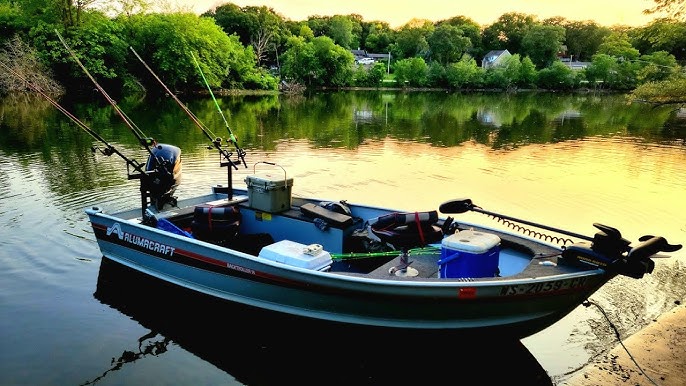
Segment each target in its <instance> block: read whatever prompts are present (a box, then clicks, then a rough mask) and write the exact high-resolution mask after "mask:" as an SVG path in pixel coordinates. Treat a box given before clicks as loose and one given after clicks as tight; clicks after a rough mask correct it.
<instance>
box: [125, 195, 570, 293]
mask: <svg viewBox="0 0 686 386" xmlns="http://www.w3.org/2000/svg"><path fill="white" fill-rule="evenodd" d="M213 200H214V201H213ZM247 201H248V200H247V197H246V196H236V197H234V199H233V200H231V201H227V200H226V199H225V198H222V197H221V196H218V195H210V196H204V197H198V198H195V199H193V200H192V201H189V202H184V204H185V205H182V206H181V207H176V208H172V209H170V210H167V211H163V212H160V213H158V215H157V216H156V217H157V218H166V219H168V220H171V221H174V222H176V221H178V220H179V219H186V222H188V219H189V218H191V216H192V213H193V209H194V207H195V205H199V204H206V205H207V204H212V205H218V206H226V205H238V206H240V207H241V210H248V209H249V207H248V205H247ZM299 201H302V200H300V199H299V200H295V199H294V205H293V207H292V208H291V209H290V210H288V211H285V212H282V213H279V214H273V215H272V216H274V217H281V218H283V219H285V220H284V221H290V222H293V223H301V222H308V223H310V225H312V224H311V223H312V221H313V219H312V218H308V217H307V216H305V215H303V214H302V212H301V211H300V208H299V206H298V205H297V203H300V204H302V203H303V202H306V201H303V202H299ZM122 214H123V213H120V214H119V215H120V217H126V216H121V215H122ZM439 225H440V224H439ZM353 227H355V228H358V227H359V224H358V225H355V226H353ZM458 228H459V229H460V230H462V229H474V230H480V231H484V232H490V233H495V234H497V235H498V236H499V237H500V239H501V247H500V254H499V261H498V271H499V272H498V273H497V275H496V276H494V277H485V278H484V277H479V278H468V277H467V278H452V279H449V280H459V281H474V280H475V279H478V280H480V281H481V280H501V279H504V278H509V279H515V278H526V279H530V278H537V277H544V276H553V275H559V274H565V273H573V272H578V271H579V270H580V269H582V268H579V267H576V266H574V267H572V266H568V265H566V264H564V262H561V263H560V264H558V263H559V262H558V257H559V256H560V250H559V249H558V248H556V247H554V246H549V245H546V244H544V243H540V242H537V241H535V240H530V239H528V238H525V237H516V236H514V235H511V234H508V233H505V232H498V231H495V230H492V229H484V228H479V227H475V226H473V225H465V226H459V225H458ZM350 232H351V230H350V229H349V230H348V231H343V232H342V233H341V235H342V236H341V237H345V235H346V234H347V235H348V236H349V235H350ZM237 237H238V238H240V237H249V236H248V235H244V236H243V235H241V234H240V233H239V235H238V236H237ZM275 239H277V238H276V237H275ZM275 241H278V240H275ZM432 246H435V247H437V248H436V249H435V250H434V251H429V252H425V253H420V254H411V255H410V257H409V261H411V264H410V267H412V268H413V270H416V273H417V274H416V275H415V276H409V275H404V274H403V272H405V271H403V270H400V272H396V273H391V272H392V268H393V267H396V266H398V264H399V262H400V261H399V256H396V257H392V256H391V257H386V258H385V259H384V258H381V259H380V260H378V261H371V262H370V261H369V260H370V259H365V260H367V261H366V262H364V263H358V262H357V261H356V260H355V259H352V260H345V259H343V260H337V259H334V262H333V264H332V266H331V268H330V272H332V273H336V274H343V275H351V276H360V277H372V278H378V279H385V280H389V279H390V280H411V281H414V280H421V281H426V280H429V281H431V280H433V279H435V280H446V278H439V277H438V276H439V275H438V271H439V265H438V260H439V259H440V257H441V255H440V244H433V245H432ZM244 252H247V251H244ZM344 252H345V251H344ZM249 253H251V254H255V255H257V253H254V252H249ZM360 267H362V268H360Z"/></svg>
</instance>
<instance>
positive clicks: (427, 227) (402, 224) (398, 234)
mask: <svg viewBox="0 0 686 386" xmlns="http://www.w3.org/2000/svg"><path fill="white" fill-rule="evenodd" d="M437 221H438V212H437V211H435V210H433V211H429V212H415V213H391V214H387V215H384V216H381V217H379V218H378V219H377V221H376V222H375V223H374V224H372V225H371V230H372V233H373V234H374V235H376V236H377V237H378V238H379V239H381V241H383V242H385V243H388V244H390V245H392V246H393V247H394V248H396V249H400V250H403V251H407V250H408V249H411V248H416V247H420V246H425V245H428V244H432V243H436V242H439V241H440V240H441V239H443V230H442V229H441V227H439V226H437V225H435V224H436V223H437Z"/></svg>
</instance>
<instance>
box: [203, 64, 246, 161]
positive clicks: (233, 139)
mask: <svg viewBox="0 0 686 386" xmlns="http://www.w3.org/2000/svg"><path fill="white" fill-rule="evenodd" d="M191 56H192V57H193V61H194V62H195V66H196V67H197V68H198V72H199V73H200V76H201V77H202V80H203V82H205V85H206V86H207V90H208V91H209V92H210V96H211V97H212V100H213V101H214V105H215V106H217V111H219V115H220V116H221V117H222V119H223V120H224V125H226V130H228V132H229V141H230V142H231V143H233V145H234V146H235V148H236V152H237V153H238V157H239V158H240V159H241V161H243V166H245V167H246V168H247V167H248V165H247V164H246V163H245V150H243V149H241V148H240V147H239V146H238V140H237V139H236V136H235V135H234V134H233V131H231V127H230V126H229V122H227V121H226V117H224V113H223V112H222V109H221V108H220V107H219V103H217V99H216V98H215V97H214V93H213V92H212V88H211V87H210V84H209V83H208V82H207V79H206V78H205V74H204V73H203V72H202V69H201V68H200V63H198V59H196V58H195V55H193V53H192V52H191ZM234 167H235V166H234Z"/></svg>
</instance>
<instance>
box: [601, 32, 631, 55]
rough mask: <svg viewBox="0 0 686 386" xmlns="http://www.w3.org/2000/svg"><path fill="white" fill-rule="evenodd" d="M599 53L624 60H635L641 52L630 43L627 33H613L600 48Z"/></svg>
mask: <svg viewBox="0 0 686 386" xmlns="http://www.w3.org/2000/svg"><path fill="white" fill-rule="evenodd" d="M598 53H599V54H606V55H610V56H614V57H615V58H618V59H619V58H621V59H622V60H634V59H637V58H638V56H639V55H640V52H639V51H638V50H637V49H635V48H634V47H633V46H632V45H631V42H629V37H628V35H627V34H626V33H625V32H613V33H611V34H610V35H608V36H606V37H605V38H604V39H603V42H602V43H601V44H600V46H599V47H598Z"/></svg>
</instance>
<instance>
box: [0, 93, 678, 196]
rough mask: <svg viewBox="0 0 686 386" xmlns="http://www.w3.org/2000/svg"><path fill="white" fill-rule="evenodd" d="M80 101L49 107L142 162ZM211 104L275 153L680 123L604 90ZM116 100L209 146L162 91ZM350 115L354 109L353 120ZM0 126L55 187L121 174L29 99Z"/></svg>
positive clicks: (666, 129) (247, 137) (4, 105)
mask: <svg viewBox="0 0 686 386" xmlns="http://www.w3.org/2000/svg"><path fill="white" fill-rule="evenodd" d="M88 97H89V99H88V100H70V99H66V98H63V99H62V100H60V104H62V105H63V106H64V107H65V108H66V109H67V110H68V111H71V112H72V113H73V114H74V115H76V116H77V117H78V118H79V119H81V120H82V121H84V122H85V123H86V124H87V125H89V127H91V128H92V129H93V130H95V131H96V132H98V133H99V134H100V135H101V136H102V137H103V138H104V139H105V140H106V141H108V142H109V143H111V144H114V145H115V146H116V147H117V148H118V149H120V150H121V151H122V152H123V153H124V154H126V155H127V156H129V157H131V158H134V159H136V160H138V161H145V158H146V157H147V155H146V153H145V151H144V150H143V149H142V148H141V147H140V145H139V144H138V140H137V139H136V137H135V136H133V135H132V133H131V132H130V129H129V128H128V127H127V126H126V125H125V124H124V123H123V121H122V120H121V119H120V117H119V116H117V114H116V113H115V112H114V111H113V109H112V108H111V106H109V105H108V104H107V103H106V102H105V101H104V100H102V98H100V97H99V96H96V98H95V99H93V97H94V96H93V95H90V96H88ZM182 99H183V98H182ZM217 101H218V104H219V107H220V108H221V110H222V112H223V114H224V116H225V117H226V119H227V121H228V123H229V126H230V128H231V130H232V131H233V133H234V134H235V135H236V136H237V137H238V139H239V144H240V145H241V146H242V147H244V148H246V149H250V148H253V149H261V150H274V149H275V148H276V147H277V145H278V144H279V143H282V142H283V141H284V140H299V141H309V142H310V143H311V144H312V146H314V147H322V148H324V147H331V148H343V149H356V148H358V147H359V146H360V145H361V144H363V143H365V142H366V141H370V140H371V141H374V140H379V139H383V138H385V137H391V138H395V139H398V140H401V141H410V142H423V143H424V142H425V143H430V144H432V145H435V146H448V147H449V146H458V145H460V144H461V143H464V142H467V141H473V142H476V143H480V144H483V145H486V146H489V147H493V148H496V149H504V150H507V149H513V148H517V147H521V146H526V145H527V144H532V143H537V144H541V143H555V142H560V141H567V140H575V139H580V138H584V137H587V136H608V137H611V136H616V135H620V136H630V137H632V138H634V139H635V140H638V141H643V142H647V143H672V142H674V140H678V141H681V142H683V138H684V124H683V123H681V122H683V118H677V117H676V113H675V112H674V111H673V110H672V109H671V108H669V107H666V106H665V107H653V106H650V105H647V104H637V103H632V104H627V103H626V99H625V97H624V95H612V94H606V95H597V94H557V93H518V94H503V93H470V94H459V93H453V94H445V93H438V92H410V93H408V92H388V91H354V92H347V91H335V92H319V93H315V94H307V95H304V96H297V97H290V96H284V95H230V96H224V97H221V98H218V100H217ZM184 103H187V104H188V106H189V108H190V109H191V111H193V113H194V114H195V115H196V116H197V117H198V118H199V119H200V120H201V121H202V122H203V123H204V124H205V125H206V126H207V127H209V128H210V129H211V130H212V131H213V132H214V134H215V135H217V136H219V137H222V138H226V137H227V136H228V131H227V129H226V126H225V124H224V121H223V120H222V118H221V116H220V115H219V113H218V111H217V108H216V106H215V104H214V102H213V101H212V99H211V98H207V97H202V98H201V97H193V96H191V97H189V100H187V101H184ZM118 104H119V106H120V107H121V108H122V110H123V111H125V112H126V113H127V115H128V116H129V117H130V118H131V119H132V120H133V121H134V122H135V123H136V124H137V126H138V127H140V128H141V130H142V131H143V132H144V133H145V134H146V135H148V136H151V137H153V138H156V139H158V140H159V141H160V142H165V143H171V144H176V145H179V146H180V147H181V148H182V151H183V153H182V154H185V155H189V154H191V155H197V154H203V153H204V152H205V148H206V146H207V145H208V144H209V140H208V138H207V137H206V136H205V135H204V134H203V132H202V131H201V130H200V129H199V128H198V127H196V126H195V124H194V123H193V122H192V121H191V119H190V118H189V117H188V116H187V115H186V113H185V112H184V111H183V110H182V109H180V108H179V106H178V105H176V103H175V102H174V101H173V100H172V99H171V98H160V99H148V100H145V101H141V100H135V99H125V100H123V101H119V102H118ZM356 111H357V112H359V111H364V119H360V115H359V114H357V115H356V114H355V112H356ZM485 117H488V119H485ZM493 122H497V124H493ZM0 130H2V135H0V148H1V149H2V151H3V152H4V153H5V154H8V155H13V154H34V155H36V156H38V157H40V158H41V159H42V160H43V165H44V167H45V169H44V170H41V171H39V172H40V173H42V174H43V175H44V179H45V180H46V181H47V183H48V184H49V186H50V188H51V189H52V190H54V191H58V192H59V191H62V190H65V189H68V190H69V191H73V187H79V188H80V189H83V190H89V189H94V188H98V187H107V186H112V185H115V184H121V183H122V182H123V181H126V176H125V172H124V169H123V164H122V163H121V160H119V159H114V158H106V157H102V156H99V155H98V156H95V157H94V156H93V154H91V153H90V152H89V151H88V149H90V148H91V147H92V146H93V145H94V144H97V143H96V142H94V140H93V138H91V137H90V136H88V135H87V134H86V133H84V132H83V131H82V130H80V129H79V128H78V127H76V126H75V125H74V124H73V123H72V122H71V121H69V119H68V118H66V117H65V116H63V115H62V114H61V113H59V112H58V111H56V109H55V108H54V107H52V106H51V105H50V104H49V103H48V102H47V101H44V100H43V99H42V98H41V97H39V96H35V95H27V94H12V95H9V96H7V97H5V98H4V99H2V100H0ZM18 158H19V159H21V158H22V157H18ZM24 158H25V157H24ZM115 158H116V157H115ZM19 162H21V161H19Z"/></svg>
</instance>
